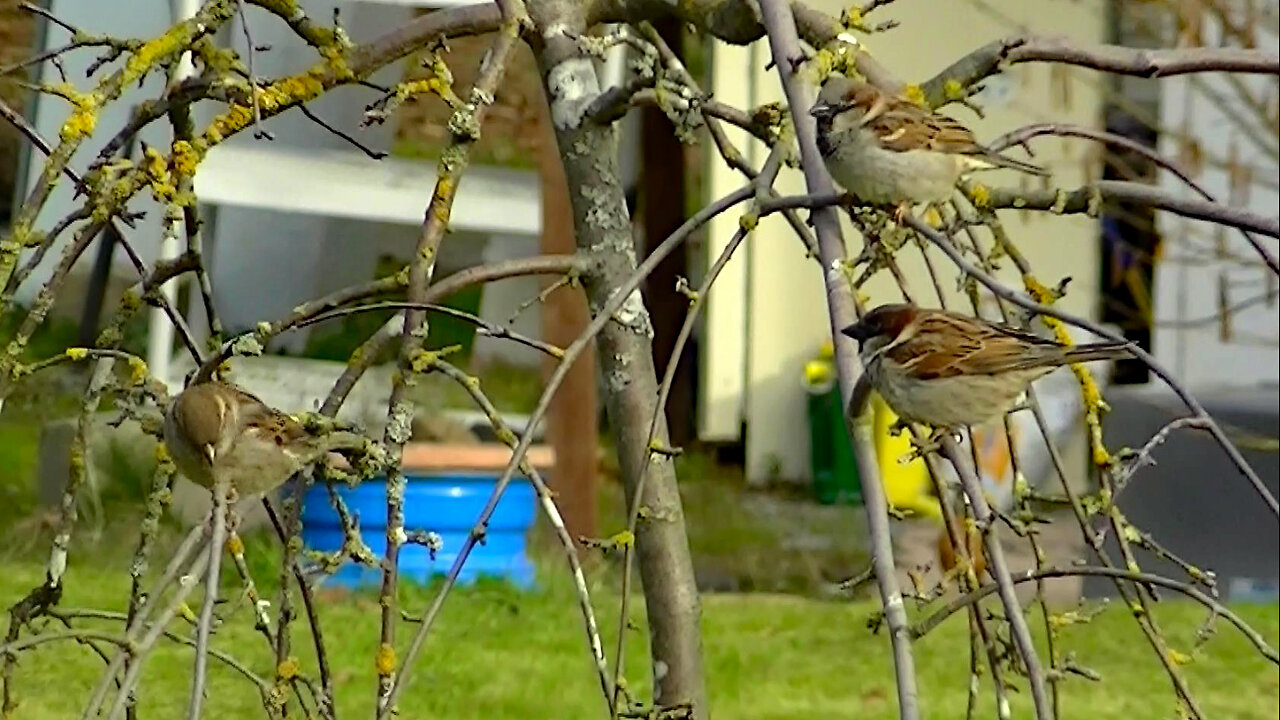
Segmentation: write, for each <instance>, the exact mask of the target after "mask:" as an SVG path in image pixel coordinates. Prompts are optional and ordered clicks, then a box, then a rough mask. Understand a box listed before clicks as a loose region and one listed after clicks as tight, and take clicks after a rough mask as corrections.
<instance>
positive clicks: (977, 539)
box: [938, 521, 987, 580]
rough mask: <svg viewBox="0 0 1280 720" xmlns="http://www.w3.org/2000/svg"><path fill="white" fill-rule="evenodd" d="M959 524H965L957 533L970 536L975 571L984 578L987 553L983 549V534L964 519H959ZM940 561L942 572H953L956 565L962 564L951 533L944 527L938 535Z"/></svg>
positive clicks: (968, 543)
mask: <svg viewBox="0 0 1280 720" xmlns="http://www.w3.org/2000/svg"><path fill="white" fill-rule="evenodd" d="M956 524H957V525H964V529H963V530H959V531H957V532H956V533H955V534H957V535H966V536H968V542H967V543H966V544H967V545H968V546H969V547H968V550H969V557H970V558H971V559H972V562H973V573H974V575H976V576H977V577H978V580H982V574H983V573H985V572H986V571H987V555H986V553H985V552H984V551H983V549H982V534H981V533H979V532H978V529H977V528H975V527H972V526H970V525H969V524H968V523H966V522H964V521H957V522H956ZM938 562H939V564H940V565H941V566H942V572H943V573H946V574H951V573H952V571H953V570H955V568H956V566H958V565H959V564H960V558H959V557H957V556H956V550H955V545H954V544H952V542H951V533H949V532H947V529H946V528H945V527H944V528H942V530H941V531H940V533H939V535H938Z"/></svg>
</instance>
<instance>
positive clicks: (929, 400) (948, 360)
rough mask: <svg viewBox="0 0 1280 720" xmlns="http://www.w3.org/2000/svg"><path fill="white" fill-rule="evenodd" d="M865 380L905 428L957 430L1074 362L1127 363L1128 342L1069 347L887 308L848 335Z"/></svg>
mask: <svg viewBox="0 0 1280 720" xmlns="http://www.w3.org/2000/svg"><path fill="white" fill-rule="evenodd" d="M841 332H843V333H844V334H845V335H848V336H849V337H851V338H853V339H854V340H857V341H858V343H859V346H860V347H859V354H860V356H861V358H862V364H863V367H864V368H865V369H866V373H867V378H868V379H869V380H870V381H871V385H872V387H874V388H875V389H876V390H877V391H878V392H879V393H880V395H881V396H882V397H883V398H884V400H885V402H887V403H889V406H890V407H892V408H893V409H894V411H895V412H897V413H898V415H899V416H900V417H901V418H902V419H903V420H904V421H906V422H918V423H925V424H927V425H932V426H933V427H934V428H936V429H947V430H955V429H958V428H960V427H961V426H964V425H981V424H982V423H984V422H986V421H988V420H991V419H993V418H995V417H998V416H1000V415H1002V414H1004V413H1005V412H1008V411H1009V410H1010V409H1011V408H1012V407H1013V405H1014V403H1015V401H1017V399H1018V397H1019V396H1020V395H1022V393H1023V392H1025V391H1026V389H1027V386H1029V385H1030V384H1031V382H1032V381H1034V380H1037V379H1039V378H1041V377H1043V376H1045V375H1047V374H1049V373H1050V372H1053V371H1054V370H1055V369H1057V368H1059V367H1061V366H1063V365H1067V364H1070V363H1082V362H1092V361H1095V360H1114V359H1118V358H1124V357H1128V356H1129V354H1130V345H1129V343H1125V342H1101V343H1093V344H1089V345H1079V346H1067V345H1062V344H1060V343H1058V342H1055V341H1053V340H1046V339H1044V338H1041V337H1038V336H1036V335H1033V334H1031V333H1029V332H1026V331H1025V330H1019V329H1017V328H1013V327H1009V326H1008V325H1002V324H998V323H993V322H988V321H986V320H982V319H979V318H975V317H970V316H968V315H960V314H957V313H953V312H947V311H945V310H928V309H924V308H919V307H916V306H914V305H908V304H894V305H881V306H880V307H878V308H876V309H874V310H872V311H870V312H868V313H867V314H866V315H864V316H863V317H862V319H861V320H859V321H858V322H856V323H854V324H852V325H850V326H849V327H847V328H845V329H844V330H842V331H841Z"/></svg>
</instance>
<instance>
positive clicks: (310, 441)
mask: <svg viewBox="0 0 1280 720" xmlns="http://www.w3.org/2000/svg"><path fill="white" fill-rule="evenodd" d="M164 440H165V444H166V445H168V447H169V454H170V455H172V456H173V461H174V463H175V464H176V465H177V466H178V469H179V470H180V471H181V472H182V474H183V475H186V476H187V477H188V478H189V479H191V480H192V481H193V482H196V483H198V484H200V485H203V486H205V487H206V488H210V489H213V487H214V484H215V481H219V480H221V481H223V482H225V483H227V486H228V487H229V488H231V489H233V490H234V491H235V493H236V496H237V497H238V498H239V499H241V500H243V499H246V498H248V497H253V496H258V495H262V494H265V493H268V492H270V491H272V490H274V489H276V488H277V487H279V486H280V485H281V484H283V483H284V482H285V481H286V480H288V479H289V477H290V476H292V475H293V474H294V473H296V472H298V471H299V470H301V469H302V468H304V467H306V466H307V465H309V464H311V463H313V462H316V461H317V460H319V459H321V458H322V457H324V455H325V454H327V453H329V452H331V451H334V450H341V449H348V450H355V449H365V448H366V447H367V440H366V439H365V438H364V437H362V436H360V435H358V434H356V433H351V432H345V431H338V432H330V433H327V434H324V435H320V436H315V435H311V434H310V433H308V432H307V430H306V429H305V428H303V426H302V425H301V424H300V423H298V422H297V421H296V420H294V419H293V418H291V417H289V416H288V415H285V414H284V413H282V412H280V411H279V410H276V409H274V408H271V407H269V406H268V405H267V404H266V403H264V402H262V401H261V400H259V399H258V398H257V397H255V396H254V395H252V394H250V393H248V392H246V391H244V390H242V389H240V388H238V387H236V386H235V385H230V384H227V383H222V382H217V381H210V382H204V383H199V384H196V385H192V386H190V387H188V388H186V389H185V390H183V391H182V392H181V393H179V394H178V396H177V397H175V398H174V399H173V401H172V402H171V403H169V407H168V408H167V409H166V411H165V414H164Z"/></svg>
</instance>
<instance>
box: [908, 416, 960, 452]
mask: <svg viewBox="0 0 1280 720" xmlns="http://www.w3.org/2000/svg"><path fill="white" fill-rule="evenodd" d="M899 422H901V421H899ZM947 435H951V436H952V437H954V438H956V439H957V440H959V439H960V433H958V432H957V431H955V430H953V429H950V428H940V427H935V428H933V431H932V432H930V433H929V437H927V438H925V439H924V440H920V439H917V438H915V437H913V438H911V452H910V454H908V455H907V457H906V460H905V461H906V462H910V461H912V460H915V459H916V458H922V457H924V456H925V455H928V454H929V453H937V452H938V451H939V450H941V449H942V440H943V438H945V437H946V436H947Z"/></svg>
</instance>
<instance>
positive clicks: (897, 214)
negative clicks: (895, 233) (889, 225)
mask: <svg viewBox="0 0 1280 720" xmlns="http://www.w3.org/2000/svg"><path fill="white" fill-rule="evenodd" d="M910 214H911V203H909V202H901V203H898V204H897V205H896V206H894V208H893V222H894V223H896V224H898V225H905V224H906V220H907V215H910Z"/></svg>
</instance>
